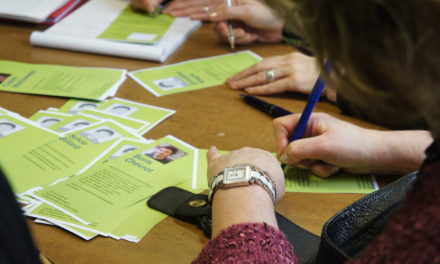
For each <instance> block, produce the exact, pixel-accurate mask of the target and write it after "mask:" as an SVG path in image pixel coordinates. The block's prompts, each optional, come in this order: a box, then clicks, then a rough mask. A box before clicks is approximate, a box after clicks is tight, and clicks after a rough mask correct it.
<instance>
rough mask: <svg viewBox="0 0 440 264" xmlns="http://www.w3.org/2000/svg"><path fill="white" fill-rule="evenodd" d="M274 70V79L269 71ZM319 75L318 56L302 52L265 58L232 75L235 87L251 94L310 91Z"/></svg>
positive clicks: (230, 79) (306, 92) (231, 85)
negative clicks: (269, 74)
mask: <svg viewBox="0 0 440 264" xmlns="http://www.w3.org/2000/svg"><path fill="white" fill-rule="evenodd" d="M268 71H273V74H274V76H273V77H274V78H273V80H271V79H268V76H267V72H268ZM318 75H319V69H318V66H317V64H316V60H315V58H314V57H310V56H306V55H304V54H302V53H300V52H293V53H290V54H288V55H283V56H275V57H269V58H266V59H263V60H262V61H260V62H258V63H256V64H254V65H253V66H251V67H250V68H247V69H246V70H244V71H242V72H240V73H238V74H237V75H235V76H233V77H231V78H229V79H228V80H227V83H228V84H229V86H230V87H231V88H232V89H234V90H239V89H244V90H245V91H246V92H247V93H249V94H254V95H262V94H276V93H282V92H286V91H291V92H300V93H305V94H309V93H310V92H311V90H312V87H313V84H314V83H315V82H316V79H317V78H318Z"/></svg>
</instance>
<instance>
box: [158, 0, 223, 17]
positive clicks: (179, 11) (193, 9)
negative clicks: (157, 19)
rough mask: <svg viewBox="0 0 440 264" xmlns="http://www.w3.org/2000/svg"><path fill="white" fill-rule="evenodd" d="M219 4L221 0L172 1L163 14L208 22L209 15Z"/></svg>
mask: <svg viewBox="0 0 440 264" xmlns="http://www.w3.org/2000/svg"><path fill="white" fill-rule="evenodd" d="M221 3H223V0H174V1H172V2H171V3H170V4H168V5H167V6H166V7H165V9H164V13H166V14H170V15H172V16H175V17H180V16H190V17H191V18H192V19H195V20H208V19H209V14H210V13H211V12H213V11H214V10H216V8H217V6H218V5H219V4H221Z"/></svg>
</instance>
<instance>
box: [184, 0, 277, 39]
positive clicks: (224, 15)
mask: <svg viewBox="0 0 440 264" xmlns="http://www.w3.org/2000/svg"><path fill="white" fill-rule="evenodd" d="M191 17H192V18H193V19H202V17H199V16H191ZM227 20H231V21H233V27H234V34H235V43H236V44H249V43H252V42H263V43H277V42H281V40H282V29H283V22H282V21H281V20H280V19H279V18H277V17H275V15H274V14H273V13H272V11H271V10H270V8H269V7H267V6H265V5H263V4H262V3H260V2H259V1H257V0H237V1H235V2H234V5H233V6H231V7H226V6H225V5H224V4H220V5H218V7H217V9H216V10H215V11H213V12H211V13H210V21H212V22H216V23H215V24H214V30H215V32H216V33H217V35H218V37H219V39H220V40H221V41H224V42H227V41H228V25H227Z"/></svg>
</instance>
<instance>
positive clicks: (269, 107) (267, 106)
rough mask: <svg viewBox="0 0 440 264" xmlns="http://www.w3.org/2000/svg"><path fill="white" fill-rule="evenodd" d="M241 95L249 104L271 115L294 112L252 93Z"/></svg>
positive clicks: (278, 115) (277, 115) (275, 116)
mask: <svg viewBox="0 0 440 264" xmlns="http://www.w3.org/2000/svg"><path fill="white" fill-rule="evenodd" d="M240 96H241V98H243V100H244V101H245V102H246V103H247V104H248V105H250V106H253V107H255V108H257V109H258V110H261V111H263V112H264V113H266V114H268V115H270V116H271V117H273V118H277V117H280V116H285V115H290V114H292V112H290V111H287V110H286V109H283V108H281V107H279V106H276V105H274V104H271V103H268V102H266V101H263V100H261V99H258V98H256V97H254V96H252V95H248V94H240Z"/></svg>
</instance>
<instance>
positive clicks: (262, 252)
mask: <svg viewBox="0 0 440 264" xmlns="http://www.w3.org/2000/svg"><path fill="white" fill-rule="evenodd" d="M199 263H292V264H297V263H299V261H298V258H297V257H296V255H295V252H294V250H293V247H292V245H291V244H290V243H289V241H288V240H287V238H286V235H285V234H284V233H283V232H281V231H279V230H277V229H276V228H274V227H272V226H270V225H268V224H266V223H243V224H238V225H233V226H230V227H228V228H227V229H225V230H223V231H221V232H220V234H218V235H217V236H216V237H215V238H214V239H212V240H210V241H209V242H208V243H207V244H206V245H205V247H204V249H203V250H202V252H201V253H200V255H199V257H198V258H197V259H196V260H194V261H193V264H199Z"/></svg>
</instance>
